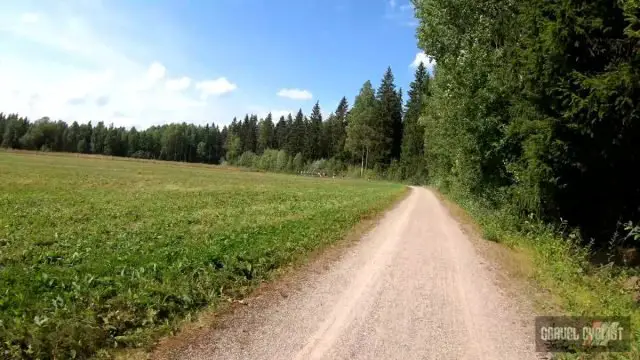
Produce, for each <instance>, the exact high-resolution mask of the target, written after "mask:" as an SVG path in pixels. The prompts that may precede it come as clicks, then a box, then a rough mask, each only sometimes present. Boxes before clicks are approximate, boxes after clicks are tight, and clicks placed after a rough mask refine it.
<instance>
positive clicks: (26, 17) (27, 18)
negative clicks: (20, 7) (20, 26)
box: [20, 13, 40, 24]
mask: <svg viewBox="0 0 640 360" xmlns="http://www.w3.org/2000/svg"><path fill="white" fill-rule="evenodd" d="M38 20H40V15H39V14H36V13H24V14H22V16H21V17H20V21H22V22H23V23H27V24H33V23H37V22H38Z"/></svg>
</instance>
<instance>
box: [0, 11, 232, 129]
mask: <svg viewBox="0 0 640 360" xmlns="http://www.w3.org/2000/svg"><path fill="white" fill-rule="evenodd" d="M39 4H40V5H39V6H38V7H36V8H34V9H35V10H36V11H37V12H32V11H31V9H29V11H24V10H26V9H23V8H22V7H23V6H22V5H21V4H20V3H13V4H12V7H13V8H11V7H7V8H6V9H5V10H6V11H3V12H1V13H0V43H2V44H3V47H2V49H0V79H1V80H0V82H2V84H3V86H2V87H0V111H4V112H17V113H20V114H22V115H26V116H28V117H29V118H31V119H37V118H40V117H44V116H49V117H51V118H53V119H62V120H65V121H67V122H72V121H78V122H81V123H84V122H87V121H93V122H94V123H95V122H97V121H104V122H105V123H107V124H109V123H114V125H115V126H126V127H129V126H136V127H138V128H146V127H148V126H151V125H160V124H163V123H168V122H182V121H188V122H196V123H205V122H211V121H212V120H215V121H216V122H219V121H222V122H227V121H229V120H230V118H231V117H232V114H233V113H235V112H237V111H238V110H240V109H238V108H235V111H233V112H231V111H230V110H231V109H232V106H236V105H233V104H232V105H227V103H219V102H217V101H216V100H215V97H216V96H218V95H221V94H226V93H229V92H231V91H234V90H236V89H237V85H236V84H235V83H233V82H232V81H231V80H229V79H228V78H226V77H219V78H217V79H213V80H208V78H207V74H206V73H194V74H184V75H182V74H180V76H176V75H173V72H172V70H177V71H180V72H181V70H180V69H179V68H178V67H175V68H168V67H167V66H165V65H164V64H163V63H164V61H166V63H171V64H179V63H177V62H176V61H174V60H173V59H172V57H171V56H172V54H174V53H176V51H173V49H172V46H173V44H172V43H171V42H167V41H163V42H162V46H159V47H156V48H154V47H147V43H145V42H136V39H135V38H134V37H132V36H131V34H132V33H135V32H132V31H121V30H119V26H115V25H114V21H115V22H116V23H118V24H119V21H122V22H123V23H126V22H127V19H126V16H124V15H123V16H116V15H118V14H120V13H117V12H113V11H114V10H112V9H110V8H107V6H109V5H110V4H109V3H107V2H100V1H97V2H93V1H89V2H82V4H81V3H80V2H42V3H39ZM136 24H137V23H136ZM161 35H162V34H158V36H159V37H162V36H161ZM7 39H9V41H6V40H7ZM12 40H13V41H12ZM5 44H6V46H4V45H5ZM152 45H153V44H152ZM138 50H139V51H138ZM34 54H37V56H34ZM146 56H153V58H152V59H148V58H146ZM184 68H185V69H190V68H191V67H190V66H188V64H186V66H184ZM194 78H195V79H196V80H194ZM198 78H200V79H202V80H200V81H198ZM194 83H196V84H198V87H197V88H194V86H193V84H194ZM230 106H231V107H230ZM124 114H126V115H124Z"/></svg>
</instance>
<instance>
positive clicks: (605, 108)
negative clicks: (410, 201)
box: [414, 0, 640, 244]
mask: <svg viewBox="0 0 640 360" xmlns="http://www.w3.org/2000/svg"><path fill="white" fill-rule="evenodd" d="M414 5H415V10H416V17H417V18H418V19H419V20H420V25H419V28H418V30H417V37H418V42H419V46H420V47H421V48H423V49H424V50H425V51H426V52H427V53H428V54H429V55H431V56H433V57H434V58H435V59H436V60H437V64H438V67H437V69H436V71H435V77H434V79H433V81H432V82H431V85H432V86H431V89H430V91H431V96H430V97H429V98H428V101H427V103H426V105H425V109H424V112H423V114H424V115H423V118H422V123H423V124H424V126H425V146H426V147H425V161H426V163H427V168H428V170H429V178H430V181H431V182H433V183H434V184H437V185H439V186H441V187H443V188H446V189H449V190H450V191H457V192H460V193H467V194H473V195H475V196H477V197H480V198H483V199H484V200H486V202H488V203H493V204H494V206H496V207H505V206H506V207H509V208H510V211H511V212H512V213H518V214H521V215H526V216H535V217H538V218H541V219H543V220H547V221H554V222H555V221H560V219H562V220H564V221H566V222H568V224H570V225H572V226H577V227H579V228H580V229H581V230H582V235H583V237H582V238H583V239H584V240H585V241H588V240H590V239H592V238H594V239H595V240H596V243H600V244H606V243H607V242H608V241H610V240H611V239H612V238H613V237H614V234H615V232H616V231H617V230H622V229H623V224H625V223H626V222H628V221H634V222H637V221H638V220H639V216H640V211H639V205H640V181H638V178H637V177H636V176H637V175H634V174H635V171H636V170H637V169H639V168H640V123H639V120H640V119H639V117H640V2H639V1H637V0H617V1H611V0H589V1H576V0H554V1H548V0H529V1H500V0H479V1H478V0H422V1H420V0H415V1H414Z"/></svg>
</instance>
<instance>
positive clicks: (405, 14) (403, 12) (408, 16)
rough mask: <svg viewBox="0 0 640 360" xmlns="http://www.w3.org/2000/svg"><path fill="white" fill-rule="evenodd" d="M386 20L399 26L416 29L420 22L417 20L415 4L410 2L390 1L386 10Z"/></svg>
mask: <svg viewBox="0 0 640 360" xmlns="http://www.w3.org/2000/svg"><path fill="white" fill-rule="evenodd" d="M384 16H385V18H387V19H389V20H391V21H393V22H396V23H397V24H398V25H402V26H409V27H416V26H418V20H417V19H416V18H415V14H414V7H413V3H411V1H408V0H400V2H398V0H389V3H388V6H387V7H386V10H385V15H384Z"/></svg>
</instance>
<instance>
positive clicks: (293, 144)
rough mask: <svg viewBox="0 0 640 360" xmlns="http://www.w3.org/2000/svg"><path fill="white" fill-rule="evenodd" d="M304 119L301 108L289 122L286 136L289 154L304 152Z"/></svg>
mask: <svg viewBox="0 0 640 360" xmlns="http://www.w3.org/2000/svg"><path fill="white" fill-rule="evenodd" d="M305 135H306V129H305V120H304V114H303V113H302V109H300V110H298V113H297V114H296V118H295V120H293V121H292V122H291V126H290V128H289V135H288V137H287V152H288V153H289V155H291V156H295V155H296V154H298V153H303V152H304V147H305Z"/></svg>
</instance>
